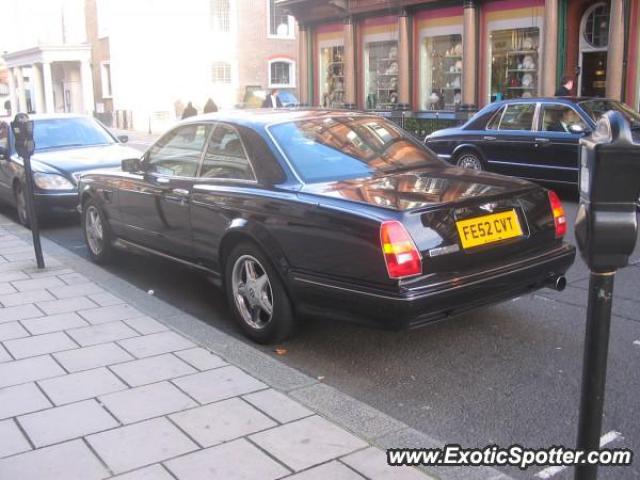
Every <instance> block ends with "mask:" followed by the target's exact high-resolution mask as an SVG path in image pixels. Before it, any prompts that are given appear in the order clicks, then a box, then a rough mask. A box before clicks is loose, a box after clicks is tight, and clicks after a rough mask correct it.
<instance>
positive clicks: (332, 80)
mask: <svg viewBox="0 0 640 480" xmlns="http://www.w3.org/2000/svg"><path fill="white" fill-rule="evenodd" d="M279 3H280V4H281V5H282V6H283V7H284V8H286V9H287V11H289V12H291V13H292V14H293V15H294V16H295V17H296V19H297V20H298V22H299V25H300V52H301V53H300V58H299V64H300V85H301V96H302V101H304V102H308V103H310V104H313V105H322V106H347V107H356V108H360V109H368V110H393V109H400V108H404V109H410V110H413V111H414V112H422V114H423V115H424V116H426V117H429V116H437V117H440V118H446V116H447V115H453V114H452V113H451V112H456V111H460V110H469V109H475V108H479V107H482V106H484V105H486V104H487V103H489V102H492V101H496V100H500V99H508V98H517V97H535V96H552V95H553V94H554V93H555V90H556V89H557V87H558V86H559V82H560V78H561V77H562V76H563V75H570V76H572V77H574V78H575V86H574V89H573V92H572V93H573V94H575V95H584V96H607V97H610V98H615V99H621V100H623V101H625V102H626V103H627V104H629V105H631V106H632V107H634V108H636V109H638V108H639V106H640V105H639V102H640V80H639V78H640V71H639V68H638V64H639V61H638V58H639V52H640V48H639V42H640V38H639V34H638V29H639V26H640V25H639V22H640V0H610V1H598V0H518V1H515V0H484V1H482V0H464V1H463V0H457V1H450V0H431V1H428V0H427V1H425V0H421V1H420V0H279Z"/></svg>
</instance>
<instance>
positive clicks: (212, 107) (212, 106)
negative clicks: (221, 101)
mask: <svg viewBox="0 0 640 480" xmlns="http://www.w3.org/2000/svg"><path fill="white" fill-rule="evenodd" d="M217 111H218V105H216V102H214V101H213V100H211V99H209V100H207V103H205V104H204V109H203V112H204V113H214V112H217Z"/></svg>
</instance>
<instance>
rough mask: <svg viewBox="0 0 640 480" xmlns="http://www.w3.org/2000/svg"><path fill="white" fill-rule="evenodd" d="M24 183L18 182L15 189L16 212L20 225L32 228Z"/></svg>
mask: <svg viewBox="0 0 640 480" xmlns="http://www.w3.org/2000/svg"><path fill="white" fill-rule="evenodd" d="M26 195H27V194H26V191H25V188H24V185H23V184H22V182H17V183H16V185H15V187H14V189H13V196H14V199H15V202H16V212H17V213H18V221H19V222H20V225H22V226H24V227H27V228H30V227H31V221H30V219H29V211H28V209H27V196H26Z"/></svg>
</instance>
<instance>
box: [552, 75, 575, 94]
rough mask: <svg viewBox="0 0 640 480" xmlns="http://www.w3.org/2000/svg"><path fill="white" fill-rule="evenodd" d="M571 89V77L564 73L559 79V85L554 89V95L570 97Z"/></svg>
mask: <svg viewBox="0 0 640 480" xmlns="http://www.w3.org/2000/svg"><path fill="white" fill-rule="evenodd" d="M571 90H573V77H571V76H570V75H564V76H563V77H562V80H561V81H560V86H559V87H558V90H556V95H555V96H556V97H570V96H571Z"/></svg>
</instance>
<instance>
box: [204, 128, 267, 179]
mask: <svg viewBox="0 0 640 480" xmlns="http://www.w3.org/2000/svg"><path fill="white" fill-rule="evenodd" d="M200 176H201V177H204V178H230V179H236V180H255V179H256V177H255V175H254V173H253V168H252V167H251V163H250V162H249V158H248V157H247V151H246V149H245V147H244V145H243V144H242V139H241V138H240V134H239V133H238V131H237V130H236V129H235V128H233V127H231V126H229V125H224V124H218V125H217V126H216V127H215V130H214V131H213V133H212V134H211V138H210V139H209V143H208V144H207V150H206V152H205V155H204V161H203V162H202V170H201V172H200Z"/></svg>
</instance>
